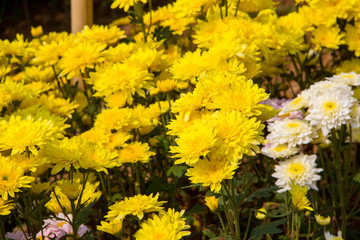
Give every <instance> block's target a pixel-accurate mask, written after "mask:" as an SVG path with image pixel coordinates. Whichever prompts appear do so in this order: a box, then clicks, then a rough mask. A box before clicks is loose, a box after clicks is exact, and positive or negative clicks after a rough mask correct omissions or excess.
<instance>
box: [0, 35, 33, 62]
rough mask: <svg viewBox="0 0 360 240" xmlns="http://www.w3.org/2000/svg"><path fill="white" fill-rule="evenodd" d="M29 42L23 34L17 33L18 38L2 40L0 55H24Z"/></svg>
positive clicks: (0, 42)
mask: <svg viewBox="0 0 360 240" xmlns="http://www.w3.org/2000/svg"><path fill="white" fill-rule="evenodd" d="M28 45H29V42H28V41H26V40H24V36H23V35H22V34H16V39H15V40H13V41H12V42H10V41H9V40H7V39H5V40H0V56H8V57H10V56H14V57H15V56H24V53H25V52H26V50H25V49H26V48H27V47H28Z"/></svg>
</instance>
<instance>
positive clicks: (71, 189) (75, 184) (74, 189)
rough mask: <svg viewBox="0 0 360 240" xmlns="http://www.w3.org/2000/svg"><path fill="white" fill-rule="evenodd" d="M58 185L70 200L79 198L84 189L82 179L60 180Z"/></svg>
mask: <svg viewBox="0 0 360 240" xmlns="http://www.w3.org/2000/svg"><path fill="white" fill-rule="evenodd" d="M57 186H59V188H60V189H61V192H63V193H64V194H65V196H66V197H67V198H68V199H69V200H70V201H73V200H75V199H77V198H78V196H79V194H80V192H81V189H82V186H81V184H80V181H70V180H63V181H61V182H58V183H57Z"/></svg>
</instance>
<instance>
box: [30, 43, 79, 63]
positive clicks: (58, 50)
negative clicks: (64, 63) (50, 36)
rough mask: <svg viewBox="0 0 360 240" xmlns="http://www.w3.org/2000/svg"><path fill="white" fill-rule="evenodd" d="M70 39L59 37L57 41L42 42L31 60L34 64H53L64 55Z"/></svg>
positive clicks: (69, 44)
mask: <svg viewBox="0 0 360 240" xmlns="http://www.w3.org/2000/svg"><path fill="white" fill-rule="evenodd" d="M71 43H72V41H70V40H68V39H61V40H59V41H50V40H49V42H48V43H47V42H44V43H43V45H41V46H39V47H38V49H37V50H36V51H35V53H34V54H35V58H34V59H32V62H33V63H35V64H43V65H44V66H55V64H57V63H58V62H59V60H60V58H62V56H63V55H64V52H65V51H66V49H68V48H69V47H70V46H71Z"/></svg>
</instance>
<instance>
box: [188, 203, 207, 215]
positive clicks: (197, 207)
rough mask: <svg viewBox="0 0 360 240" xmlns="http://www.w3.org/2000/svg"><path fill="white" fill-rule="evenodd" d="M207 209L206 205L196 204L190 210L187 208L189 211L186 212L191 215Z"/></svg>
mask: <svg viewBox="0 0 360 240" xmlns="http://www.w3.org/2000/svg"><path fill="white" fill-rule="evenodd" d="M205 209H206V207H205V206H202V205H195V206H194V207H192V208H191V209H190V210H187V211H186V214H187V215H189V214H192V213H201V212H204V211H205Z"/></svg>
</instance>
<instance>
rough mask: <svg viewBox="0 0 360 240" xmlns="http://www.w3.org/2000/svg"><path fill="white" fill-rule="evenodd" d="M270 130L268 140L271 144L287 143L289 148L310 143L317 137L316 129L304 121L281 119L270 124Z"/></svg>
mask: <svg viewBox="0 0 360 240" xmlns="http://www.w3.org/2000/svg"><path fill="white" fill-rule="evenodd" d="M268 130H269V132H270V134H269V135H268V136H267V137H266V139H267V140H269V141H270V142H271V143H278V144H284V143H287V144H288V145H289V147H295V146H296V145H300V144H307V143H310V142H311V140H313V139H314V138H316V137H317V133H316V131H315V129H314V128H313V127H311V126H310V124H309V123H308V122H307V121H305V120H302V119H289V118H285V119H280V120H278V121H275V122H273V123H271V124H269V126H268Z"/></svg>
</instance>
